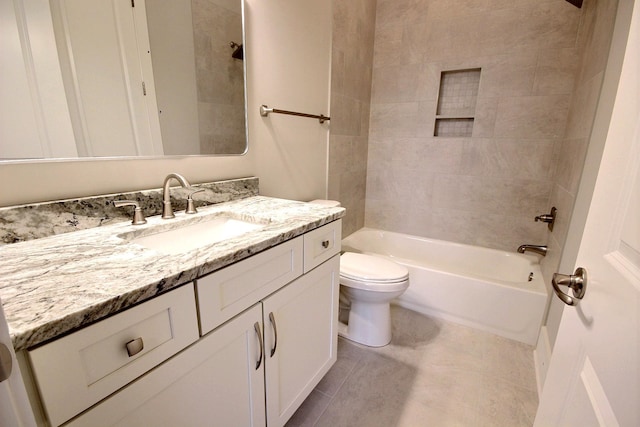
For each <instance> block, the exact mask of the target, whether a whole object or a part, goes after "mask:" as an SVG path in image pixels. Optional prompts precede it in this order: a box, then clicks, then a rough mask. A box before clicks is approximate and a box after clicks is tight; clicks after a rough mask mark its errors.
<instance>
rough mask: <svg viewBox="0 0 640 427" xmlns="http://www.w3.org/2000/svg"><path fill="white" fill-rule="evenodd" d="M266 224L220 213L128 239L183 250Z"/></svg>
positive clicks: (165, 250) (152, 246)
mask: <svg viewBox="0 0 640 427" xmlns="http://www.w3.org/2000/svg"><path fill="white" fill-rule="evenodd" d="M264 226H265V225H264V224H260V223H256V222H249V221H244V220H239V219H235V218H231V217H229V216H216V217H213V218H211V219H210V220H208V221H203V222H198V223H195V224H189V225H185V226H183V227H179V228H175V229H172V230H166V231H160V232H158V233H154V234H150V235H147V236H140V237H135V238H133V239H130V240H129V239H128V240H129V241H130V242H131V243H136V244H138V245H142V246H144V247H146V248H149V249H153V250H155V251H158V252H163V253H168V254H183V253H187V252H189V251H192V250H195V249H198V248H200V247H203V246H207V245H211V244H213V243H216V242H221V241H223V240H227V239H231V238H233V237H237V236H240V235H242V234H245V233H248V232H250V231H255V230H259V229H261V228H263V227H264ZM121 237H124V236H121ZM125 238H126V237H125Z"/></svg>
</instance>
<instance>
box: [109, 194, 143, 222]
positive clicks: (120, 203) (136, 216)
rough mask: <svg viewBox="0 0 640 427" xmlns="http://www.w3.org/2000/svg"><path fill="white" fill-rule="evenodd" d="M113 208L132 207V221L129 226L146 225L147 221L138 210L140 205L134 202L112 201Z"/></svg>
mask: <svg viewBox="0 0 640 427" xmlns="http://www.w3.org/2000/svg"><path fill="white" fill-rule="evenodd" d="M113 206H115V207H116V208H119V207H122V206H134V207H135V209H134V210H133V220H132V221H131V224H133V225H142V224H146V223H147V220H146V219H144V214H143V213H142V209H141V208H140V204H139V203H138V202H137V201H135V200H114V201H113Z"/></svg>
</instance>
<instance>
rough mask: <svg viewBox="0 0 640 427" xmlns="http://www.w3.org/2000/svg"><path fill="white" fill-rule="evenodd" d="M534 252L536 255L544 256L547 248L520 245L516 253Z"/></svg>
mask: <svg viewBox="0 0 640 427" xmlns="http://www.w3.org/2000/svg"><path fill="white" fill-rule="evenodd" d="M525 252H534V253H536V254H538V255H542V256H545V255H546V254H547V247H546V246H544V245H520V246H519V247H518V253H521V254H523V253H525Z"/></svg>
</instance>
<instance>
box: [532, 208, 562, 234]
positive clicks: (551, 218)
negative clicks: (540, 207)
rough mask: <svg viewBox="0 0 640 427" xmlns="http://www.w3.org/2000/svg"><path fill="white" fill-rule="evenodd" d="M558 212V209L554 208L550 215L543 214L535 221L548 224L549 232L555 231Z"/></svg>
mask: <svg viewBox="0 0 640 427" xmlns="http://www.w3.org/2000/svg"><path fill="white" fill-rule="evenodd" d="M557 212H558V210H557V209H556V207H555V206H554V207H552V208H551V212H549V213H548V214H543V215H538V216H536V217H535V221H536V222H538V221H542V222H546V223H547V227H548V228H549V231H553V224H554V223H555V221H556V213H557Z"/></svg>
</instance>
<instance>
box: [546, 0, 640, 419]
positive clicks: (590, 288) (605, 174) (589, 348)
mask: <svg viewBox="0 0 640 427" xmlns="http://www.w3.org/2000/svg"><path fill="white" fill-rule="evenodd" d="M620 7H621V8H626V9H627V13H626V23H627V24H628V22H629V21H628V16H629V13H628V11H629V10H630V8H631V7H633V8H634V11H633V15H632V20H631V29H630V33H629V38H628V44H627V47H626V53H625V55H624V63H623V65H622V73H621V75H620V84H619V86H618V88H617V94H616V97H615V103H614V104H613V111H612V112H611V107H609V111H610V112H611V120H610V124H609V127H608V130H607V129H606V126H605V128H604V131H603V133H602V134H603V135H606V140H605V144H604V151H603V152H602V160H601V163H600V165H599V168H598V165H597V163H595V164H593V168H592V169H593V170H595V169H597V170H598V172H597V178H596V180H595V187H594V190H593V197H592V199H591V203H590V207H589V211H588V214H587V217H586V224H585V228H584V233H583V235H582V239H581V241H580V247H579V249H578V253H577V262H576V267H583V268H585V269H586V271H587V285H586V293H585V295H584V298H583V299H582V300H581V301H580V302H579V303H578V305H577V306H566V307H565V308H564V312H563V314H562V320H561V323H560V330H559V332H558V338H557V341H556V345H555V347H554V349H553V355H552V357H551V362H550V365H549V370H548V373H547V379H546V382H545V384H544V388H543V391H542V394H541V396H540V406H539V408H538V413H537V415H536V420H535V426H541V427H546V426H580V427H586V426H640V410H639V408H640V352H639V347H640V317H639V312H640V85H639V84H640V78H639V76H640V55H639V52H640V16H639V14H640V12H639V10H638V9H640V5H639V4H637V3H636V4H635V6H634V5H633V4H632V2H630V1H624V0H621V1H620ZM618 16H619V17H620V16H621V14H620V12H619V15H618ZM620 21H625V18H623V19H619V20H618V22H617V23H616V31H618V30H620ZM622 26H624V24H622ZM615 34H616V33H614V40H615ZM612 52H613V51H612ZM609 62H610V64H609V65H611V63H612V62H615V61H611V59H610V61H609ZM607 72H609V70H607ZM606 83H607V77H605V85H606ZM605 87H606V86H605ZM610 92H611V93H615V89H613V90H611V91H610ZM606 97H607V94H606V93H603V95H602V96H601V101H600V106H599V108H600V107H602V106H603V104H606V102H607V101H606ZM603 100H605V101H604V103H603ZM601 113H602V111H598V115H600V114H601ZM599 131H600V129H599V128H598V119H596V124H595V126H594V131H593V134H594V135H595V137H597V135H598V133H599ZM590 155H591V153H590V154H589V155H588V157H587V164H586V167H587V168H589V167H590V165H591V163H590ZM587 171H588V169H587ZM587 175H588V173H587ZM584 184H585V179H584V176H583V181H582V185H584ZM587 187H588V185H587ZM581 191H582V189H581ZM578 198H580V195H579V196H578ZM574 216H575V213H574ZM562 273H565V274H571V272H565V271H563V272H562ZM564 291H565V292H567V291H568V289H567V288H564ZM570 295H571V294H570Z"/></svg>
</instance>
